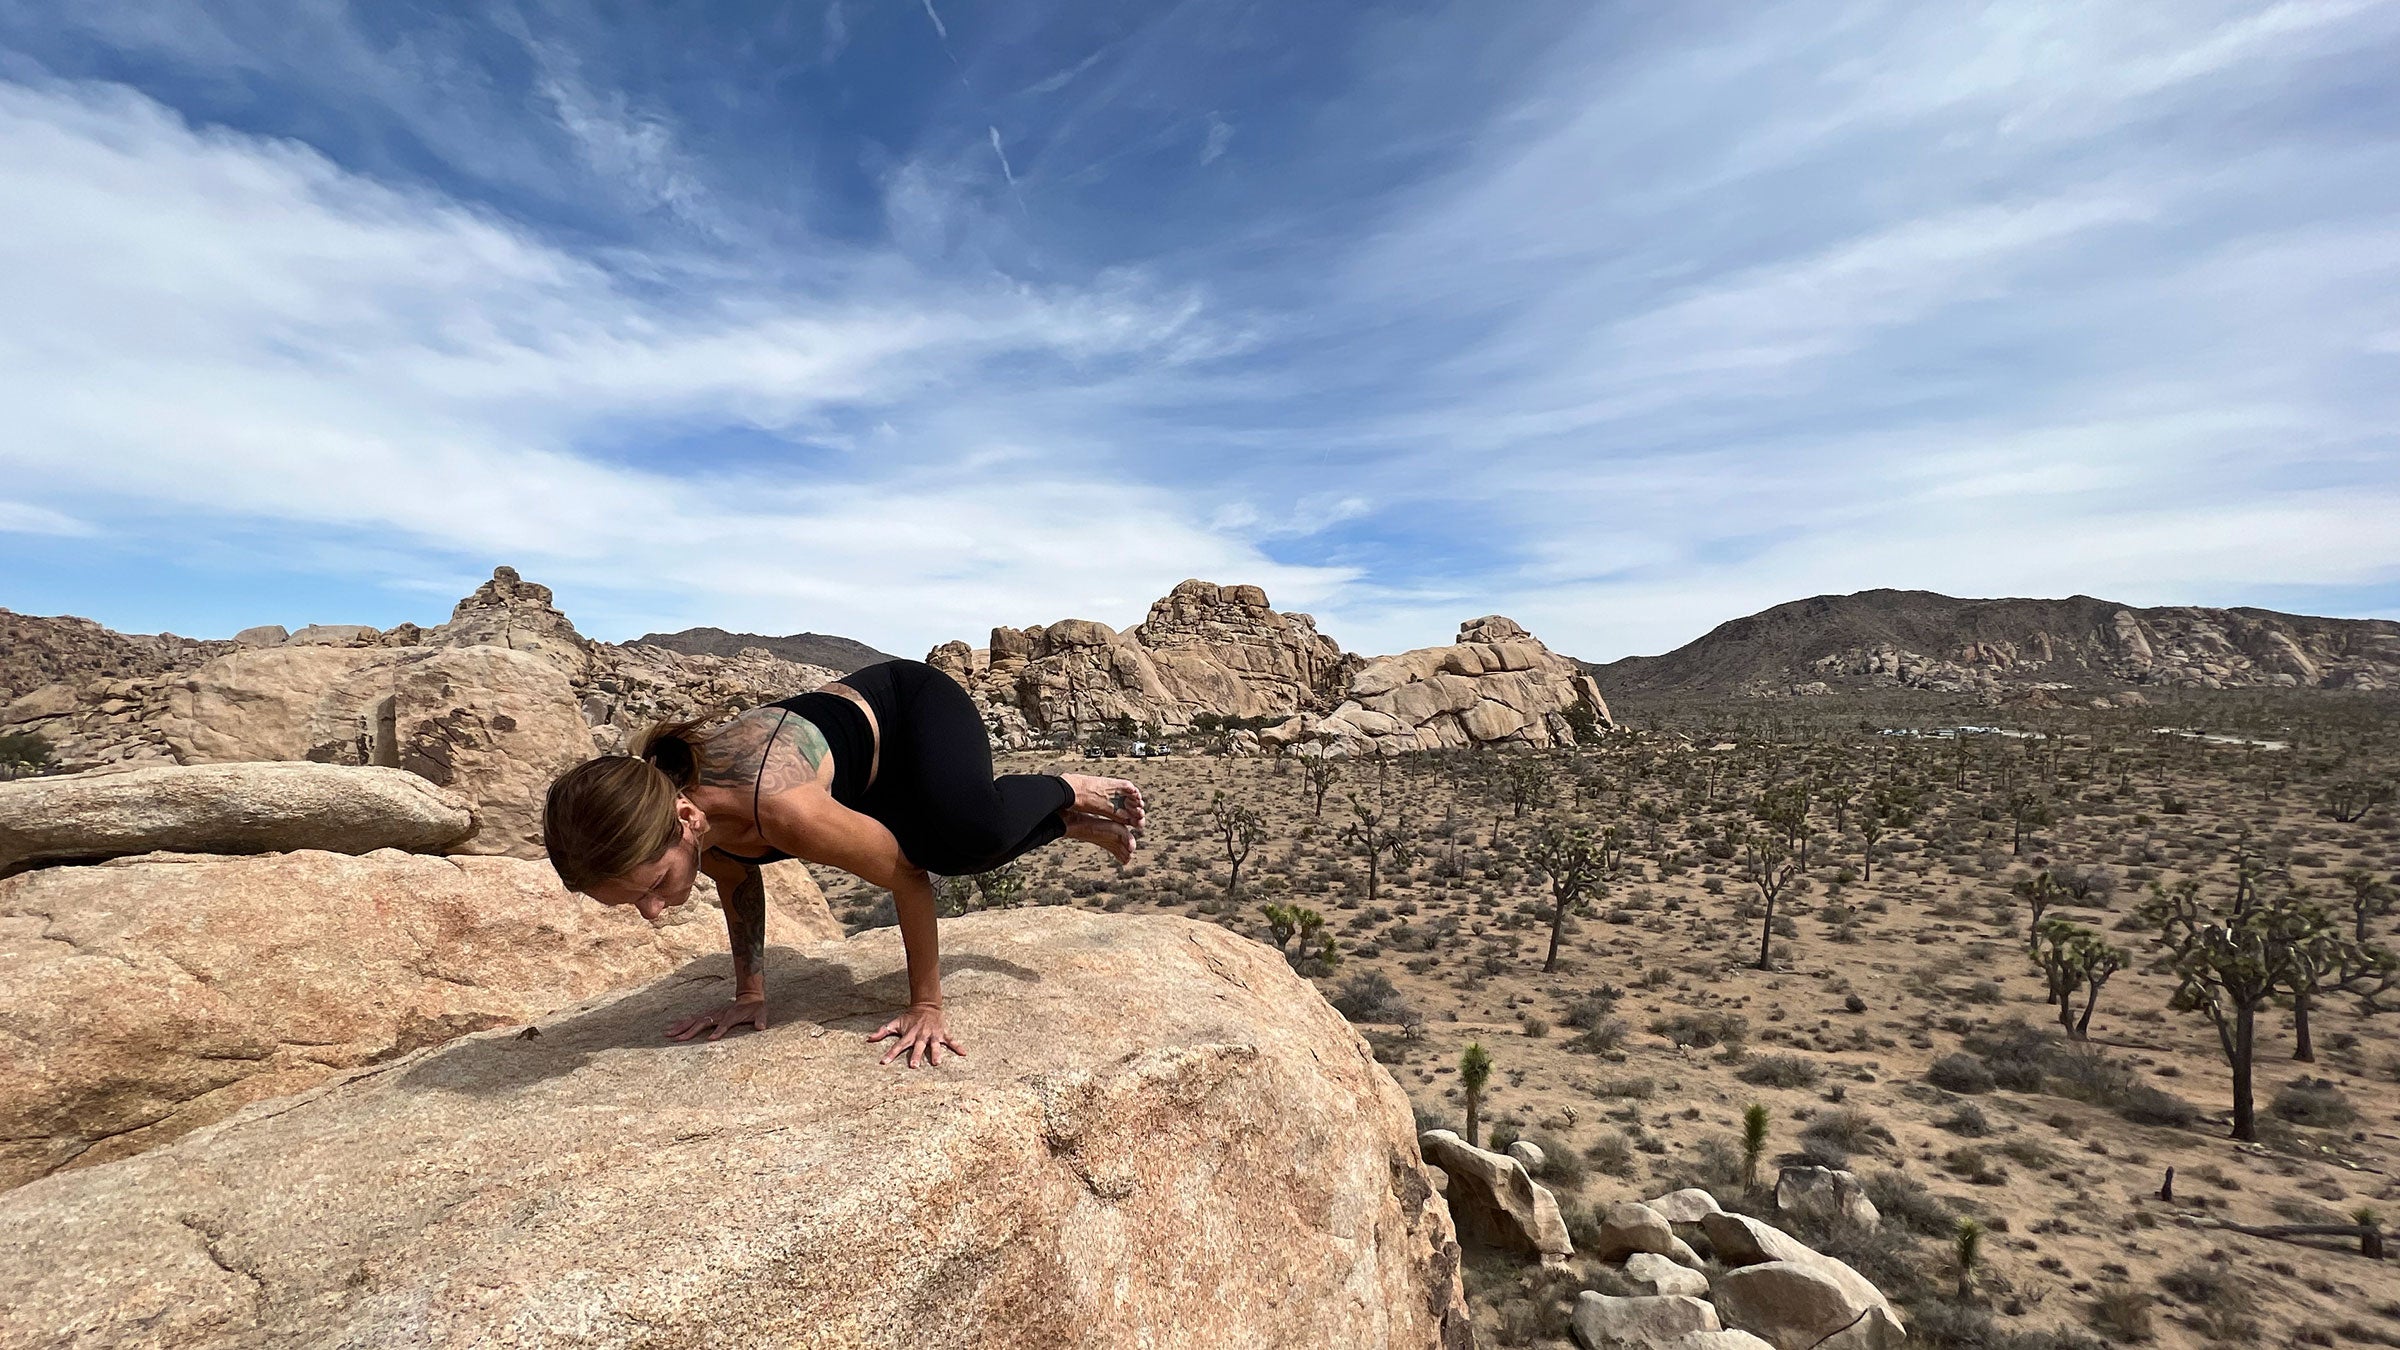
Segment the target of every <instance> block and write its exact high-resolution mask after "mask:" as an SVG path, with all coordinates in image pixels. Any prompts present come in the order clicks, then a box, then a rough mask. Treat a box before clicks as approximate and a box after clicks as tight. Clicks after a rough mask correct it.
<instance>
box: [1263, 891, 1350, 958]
mask: <svg viewBox="0 0 2400 1350" xmlns="http://www.w3.org/2000/svg"><path fill="white" fill-rule="evenodd" d="M1258 912H1259V914H1260V915H1261V916H1262V917H1264V918H1265V919H1266V921H1267V931H1268V932H1270V933H1273V934H1274V935H1275V950H1276V951H1279V952H1282V953H1283V958H1284V960H1286V961H1290V962H1292V963H1294V964H1295V965H1296V964H1298V963H1299V962H1300V961H1302V960H1304V959H1306V958H1307V956H1308V954H1309V951H1308V944H1309V943H1310V942H1311V941H1312V940H1316V939H1317V938H1318V935H1319V934H1321V933H1323V932H1324V931H1325V916H1324V915H1322V914H1319V913H1318V912H1316V911H1315V910H1313V909H1307V908H1304V907H1302V906H1300V905H1277V904H1265V905H1260V906H1259V907H1258ZM1295 937H1297V938H1299V939H1300V945H1299V946H1298V947H1293V946H1292V945H1291V944H1292V939H1293V938H1295ZM1332 953H1333V939H1331V938H1325V939H1323V940H1322V941H1321V942H1320V944H1319V947H1318V951H1317V956H1318V959H1320V960H1324V961H1326V963H1327V964H1328V965H1330V964H1333V962H1332V961H1331V960H1330V959H1329V958H1331V956H1332Z"/></svg>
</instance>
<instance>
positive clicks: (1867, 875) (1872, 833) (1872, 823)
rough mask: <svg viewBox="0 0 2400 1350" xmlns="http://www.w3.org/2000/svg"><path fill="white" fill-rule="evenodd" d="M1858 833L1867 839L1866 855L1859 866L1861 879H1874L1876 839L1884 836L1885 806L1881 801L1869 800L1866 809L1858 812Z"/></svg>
mask: <svg viewBox="0 0 2400 1350" xmlns="http://www.w3.org/2000/svg"><path fill="white" fill-rule="evenodd" d="M1858 833H1859V837H1860V838H1862V839H1865V840H1866V841H1867V851H1866V856H1865V859H1864V860H1863V861H1862V863H1861V864H1860V867H1859V879H1860V880H1861V881H1873V880H1874V879H1875V844H1876V841H1878V840H1880V839H1882V838H1883V807H1882V806H1881V805H1880V804H1879V803H1876V802H1868V803H1867V805H1866V809H1864V810H1862V811H1860V812H1859V813H1858Z"/></svg>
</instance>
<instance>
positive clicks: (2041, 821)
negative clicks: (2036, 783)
mask: <svg viewBox="0 0 2400 1350" xmlns="http://www.w3.org/2000/svg"><path fill="white" fill-rule="evenodd" d="M2054 818H2055V813H2054V812H2053V811H2052V809H2051V806H2050V799H2049V798H2047V797H2045V796H2043V795H2042V794H2041V793H2039V792H2036V791H2034V790H2033V789H2032V788H2018V789H2017V790H2016V791H2014V792H2011V793H2009V794H2008V820H2009V825H2010V827H2011V828H2010V833H2009V839H2008V851H2009V853H2010V854H2012V855H2015V856H2023V854H2024V852H2025V831H2026V829H2027V828H2028V827H2039V826H2043V825H2047V824H2049V823H2050V822H2051V821H2052V820H2053V819H2054Z"/></svg>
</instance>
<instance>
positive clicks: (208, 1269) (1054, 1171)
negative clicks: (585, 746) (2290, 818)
mask: <svg viewBox="0 0 2400 1350" xmlns="http://www.w3.org/2000/svg"><path fill="white" fill-rule="evenodd" d="M484 865H487V866H489V865H495V864H494V863H491V862H485V863H484ZM496 865H506V864H505V863H500V864H496ZM943 937H944V943H943V945H944V949H945V950H944V955H945V964H946V965H947V967H948V968H949V979H948V986H947V992H948V996H949V998H948V1011H949V1018H950V1024H951V1026H952V1028H953V1029H954V1030H955V1031H956V1033H957V1034H958V1035H959V1037H960V1039H961V1040H962V1041H963V1042H964V1043H965V1044H966V1045H967V1047H968V1051H969V1052H968V1054H966V1055H965V1056H963V1057H959V1058H954V1059H950V1060H948V1061H946V1062H945V1063H944V1064H943V1065H941V1066H940V1067H939V1068H921V1069H917V1070H907V1069H901V1068H896V1067H888V1066H884V1065H881V1064H879V1063H878V1059H879V1056H878V1055H877V1053H876V1051H877V1047H875V1046H872V1045H869V1044H867V1043H866V1042H865V1040H864V1036H865V1033H866V1032H868V1031H870V1030H871V1029H873V1028H874V1027H876V1026H877V1025H879V1024H880V1023H881V1022H882V1021H883V1020H885V1019H887V1018H888V1017H890V1015H891V1014H892V1013H893V1012H894V1011H896V1010H897V1009H898V1008H899V1007H900V1006H901V1005H902V1004H904V1003H905V1001H906V999H907V977H906V971H905V967H904V964H903V957H902V952H901V947H900V942H899V938H898V935H897V933H896V932H894V931H893V930H891V929H879V930H873V931H870V932H868V933H863V934H861V935H859V936H857V937H855V938H852V939H850V940H849V941H847V942H845V943H841V944H837V945H834V946H830V947H821V948H817V949H813V950H811V951H809V952H807V953H805V954H803V955H802V956H801V957H800V958H799V959H798V960H796V961H795V962H793V963H792V964H791V966H790V968H787V969H786V970H785V971H784V972H782V973H781V975H780V977H771V979H770V984H769V996H770V999H771V1000H772V1002H771V1024H770V1026H771V1029H770V1030H768V1031H766V1032H764V1033H757V1034H752V1033H747V1032H745V1033H741V1034H737V1035H735V1036H731V1037H728V1038H726V1039H725V1040H724V1041H722V1042H718V1043H715V1044H708V1043H691V1044H679V1043H673V1042H666V1041H662V1040H660V1039H659V1036H658V1028H659V1027H660V1026H661V1025H662V1024H663V1023H664V1022H666V1021H667V1020H669V1019H671V1018H673V1017H674V1016H676V1015H678V1014H680V1013H683V1012H687V1011H690V1010H691V1009H693V1008H694V1007H696V1006H701V1005H705V1004H706V1003H708V1002H709V1001H710V1000H711V999H713V998H716V997H718V996H719V994H718V992H716V991H713V990H711V989H710V988H709V987H708V986H707V985H706V984H705V983H703V984H697V985H695V984H693V983H691V982H690V977H691V975H693V974H695V973H698V974H706V973H710V972H712V971H721V969H722V967H721V966H719V965H712V964H711V963H702V964H701V965H700V966H698V967H697V968H695V969H693V970H687V971H686V972H684V973H681V974H679V975H677V976H675V977H672V978H667V979H661V980H658V981H656V982H654V983H652V984H651V985H650V986H648V987H646V988H644V989H642V990H640V991H638V992H635V993H632V994H630V995H622V996H616V997H611V998H608V999H604V1000H598V1001H594V1002H591V1003H587V1004H585V1005H583V1006H580V1007H578V1008H575V1009H573V1010H570V1011H567V1012H565V1013H562V1014H560V1015H558V1016H556V1017H552V1018H548V1019H545V1020H543V1021H542V1022H540V1023H539V1025H538V1032H539V1034H538V1035H528V1034H526V1033H524V1032H520V1031H516V1030H500V1031H495V1032H491V1033H487V1034H483V1035H477V1036H469V1037H466V1038H463V1039H459V1040H455V1041H452V1042H450V1043H448V1044H446V1045H443V1046H440V1047H438V1048H433V1049H428V1050H424V1051H421V1052H419V1053H416V1054H413V1055H408V1056H403V1057H401V1058H397V1059H393V1060H389V1061H386V1062H383V1063H380V1064H377V1065H373V1066H371V1067H368V1068H365V1069H362V1070H360V1071H357V1072H355V1073H352V1074H349V1075H347V1076H345V1077H343V1078H342V1079H340V1080H338V1081H336V1082H332V1083H329V1084H327V1085H325V1086H322V1087H319V1088H317V1089H315V1090H312V1091H310V1092H308V1093H305V1094H303V1095H301V1096H298V1097H294V1098H288V1099H285V1100H282V1101H278V1102H274V1103H269V1104H262V1105H260V1106H256V1107H253V1108H251V1109H250V1110H248V1111H246V1112H244V1113H242V1114H240V1115H237V1116H235V1117H233V1118H232V1119H230V1120H227V1121H224V1122H222V1123H220V1124H217V1125H215V1126H212V1127H210V1128H208V1129H205V1130H201V1131H198V1132H195V1133H193V1134H190V1135H188V1136H186V1137H184V1138H183V1139H181V1140H178V1141H176V1142H175V1143H173V1144H170V1145H167V1146H165V1147H162V1148H158V1149H154V1150H152V1151H150V1152H148V1153H144V1154H142V1155H140V1156H137V1157H133V1158H129V1159H125V1160H123V1161H120V1162H117V1163H113V1164H111V1165H109V1166H106V1167H96V1168H88V1169H82V1170H78V1171H73V1172H67V1173H62V1174H59V1175H55V1176H50V1177H46V1178H44V1179H42V1180H40V1181H36V1182H34V1183H32V1184H30V1185H26V1186H22V1187H19V1188H18V1189H16V1190H14V1191H11V1192H7V1193H6V1194H4V1195H0V1344H5V1345H60V1346H65V1345H102V1344H121V1343H127V1342H132V1341H136V1340H138V1341H140V1342H141V1343H143V1344H146V1345H153V1346H162V1347H170V1348H171V1347H183V1346H199V1345H222V1344H277V1345H354V1344H412V1345H474V1344H534V1343H541V1344H553V1343H556V1344H563V1343H566V1342H567V1341H569V1340H572V1341H573V1342H575V1343H577V1344H606V1345H634V1344H639V1345H703V1344H760V1345H766V1344H785V1345H808V1346H812V1347H821V1348H822V1350H850V1348H852V1347H883V1346H902V1345H907V1346H926V1345H931V1346H958V1347H966V1346H974V1347H978V1348H979V1350H986V1348H989V1350H1005V1348H1007V1347H1025V1348H1027V1350H1030V1348H1031V1347H1037V1346H1038V1347H1045V1348H1048V1347H1086V1346H1089V1347H1115V1346H1126V1345H1136V1344H1139V1345H1149V1346H1157V1347H1162V1350H1167V1348H1174V1347H1191V1350H1202V1348H1203V1347H1209V1348H1213V1347H1220V1346H1251V1347H1292V1348H1293V1350H1301V1348H1303V1347H1305V1348H1306V1350H1318V1348H1319V1347H1324V1346H1376V1347H1394V1348H1395V1350H1465V1347H1467V1346H1469V1345H1471V1344H1472V1333H1471V1331H1470V1329H1469V1323H1468V1321H1467V1316H1466V1311H1465V1307H1464V1304H1463V1300H1462V1296H1461V1291H1460V1283H1459V1261H1460V1253H1459V1248H1458V1245H1457V1244H1456V1242H1455V1241H1454V1240H1453V1238H1452V1234H1451V1228H1450V1223H1449V1220H1448V1218H1447V1216H1446V1214H1445V1213H1444V1209H1443V1206H1442V1205H1441V1204H1440V1202H1439V1200H1438V1198H1437V1197H1436V1196H1435V1194H1434V1192H1433V1188H1432V1186H1431V1184H1430V1178H1429V1176H1428V1174H1427V1172H1426V1170H1425V1168H1424V1166H1423V1164H1422V1162H1421V1161H1420V1158H1419V1155H1418V1152H1417V1148H1416V1145H1415V1141H1414V1139H1413V1138H1412V1136H1411V1124H1410V1116H1409V1108H1408V1104H1407V1101H1406V1099H1405V1098H1404V1097H1403V1096H1402V1095H1401V1093H1400V1090H1399V1088H1398V1087H1397V1086H1396V1085H1395V1084H1394V1083H1393V1082H1392V1080H1391V1078H1390V1076H1389V1075H1388V1074H1387V1073H1386V1072H1385V1071H1384V1069H1383V1068H1382V1067H1381V1066H1380V1065H1378V1064H1377V1063H1376V1062H1375V1060H1374V1057H1373V1055H1372V1054H1371V1053H1370V1052H1369V1049H1368V1047H1367V1045H1366V1044H1365V1042H1364V1041H1362V1040H1361V1039H1360V1038H1359V1036H1358V1034H1357V1033H1356V1032H1355V1031H1353V1030H1352V1029H1351V1028H1350V1026H1349V1025H1348V1024H1347V1023H1346V1022H1344V1021H1343V1019H1342V1018H1341V1016H1340V1015H1339V1014H1337V1013H1336V1012H1334V1011H1333V1009H1332V1008H1331V1007H1329V1006H1328V1005H1327V1004H1326V1003H1325V1001H1324V1000H1323V999H1322V998H1321V997H1319V996H1318V995H1317V994H1316V992H1315V991H1314V990H1313V989H1312V988H1311V987H1310V986H1309V985H1308V984H1307V983H1306V982H1305V981H1304V980H1302V979H1301V978H1300V977H1299V976H1297V975H1295V974H1294V973H1293V972H1292V971H1291V969H1290V967H1289V966H1288V965H1287V964H1286V963H1285V962H1284V961H1283V960H1282V958H1281V957H1279V956H1278V955H1277V954H1276V953H1275V952H1274V951H1272V950H1271V949H1269V948H1268V947H1266V946H1265V945H1263V944H1260V943H1257V942H1253V941H1250V940H1247V939H1244V938H1240V937H1236V936H1234V935H1232V934H1229V933H1226V932H1224V931H1223V930H1221V929H1219V928H1217V927H1215V926H1214V925H1211V924H1205V923H1195V922H1191V921H1188V920H1184V919H1179V918H1168V917H1139V918H1136V917H1128V916H1116V915H1099V914H1094V913H1089V912H1086V911H1081V910H1072V909H1065V908H1048V909H1037V910H1026V911H1013V912H992V913H983V914H976V915H971V916H969V917H967V918H964V919H960V920H955V921H952V922H949V923H946V924H945V925H944V933H943Z"/></svg>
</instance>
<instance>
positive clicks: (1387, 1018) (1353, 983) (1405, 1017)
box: [1332, 970, 1417, 1022]
mask: <svg viewBox="0 0 2400 1350" xmlns="http://www.w3.org/2000/svg"><path fill="white" fill-rule="evenodd" d="M1332 1002H1333V1007H1334V1011H1336V1012H1339V1013H1340V1014H1341V1015H1342V1016H1344V1017H1347V1018H1349V1019H1350V1020H1351V1021H1353V1022H1413V1021H1415V1020H1417V1014H1416V1010H1415V1009H1413V1008H1411V1007H1409V1006H1408V1004H1407V1003H1406V1002H1405V1001H1403V1000H1402V999H1401V997H1400V989H1399V986H1397V985H1395V984H1393V983H1392V977H1391V976H1389V975H1386V974H1384V973H1383V972H1382V971H1380V970H1362V971H1360V972H1358V973H1357V974H1355V975H1352V976H1351V977H1350V978H1348V979H1346V980H1344V981H1342V987H1341V991H1340V992H1339V993H1336V994H1335V995H1334V996H1333V1000H1332Z"/></svg>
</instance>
